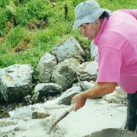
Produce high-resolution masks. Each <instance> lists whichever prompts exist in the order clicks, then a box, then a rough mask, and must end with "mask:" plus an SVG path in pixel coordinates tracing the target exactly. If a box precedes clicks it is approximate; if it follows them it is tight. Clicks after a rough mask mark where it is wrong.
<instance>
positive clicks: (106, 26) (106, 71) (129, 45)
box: [72, 0, 137, 132]
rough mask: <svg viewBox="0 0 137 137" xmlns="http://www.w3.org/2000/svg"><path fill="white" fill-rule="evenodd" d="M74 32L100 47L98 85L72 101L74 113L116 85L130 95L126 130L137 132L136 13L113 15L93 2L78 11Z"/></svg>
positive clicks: (81, 5)
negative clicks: (77, 30)
mask: <svg viewBox="0 0 137 137" xmlns="http://www.w3.org/2000/svg"><path fill="white" fill-rule="evenodd" d="M75 17H76V21H75V23H74V25H73V30H74V29H76V28H78V27H80V29H81V34H82V35H85V36H86V37H88V39H89V40H93V39H95V40H94V44H95V45H97V46H98V53H99V59H98V66H99V68H98V78H97V83H96V84H95V86H94V87H92V88H91V89H88V90H86V91H84V92H82V93H80V94H77V95H76V96H74V97H73V99H72V103H74V102H75V111H76V110H77V109H79V108H81V107H83V106H84V104H85V102H86V99H87V98H95V97H100V96H103V95H106V94H109V93H112V92H113V91H114V90H115V87H116V84H117V83H118V84H119V86H120V87H121V88H122V89H123V90H124V91H125V92H127V93H128V116H127V129H128V130H130V131H133V132H135V130H136V132H137V92H136V91H137V9H136V10H126V9H121V10H118V11H115V12H113V13H110V11H109V10H107V9H102V8H100V6H99V5H98V3H97V2H96V1H94V0H89V1H86V2H82V3H80V4H78V5H77V7H76V8H75Z"/></svg>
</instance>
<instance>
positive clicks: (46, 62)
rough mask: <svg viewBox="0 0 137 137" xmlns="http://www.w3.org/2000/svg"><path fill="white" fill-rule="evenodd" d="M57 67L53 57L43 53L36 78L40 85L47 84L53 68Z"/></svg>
mask: <svg viewBox="0 0 137 137" xmlns="http://www.w3.org/2000/svg"><path fill="white" fill-rule="evenodd" d="M56 65H57V61H56V58H55V56H53V55H51V54H49V53H48V52H47V53H45V54H44V55H43V56H42V57H41V59H40V61H39V63H38V67H37V68H38V70H39V74H38V78H39V81H40V82H41V83H49V82H50V79H51V75H52V71H53V69H54V67H55V66H56Z"/></svg>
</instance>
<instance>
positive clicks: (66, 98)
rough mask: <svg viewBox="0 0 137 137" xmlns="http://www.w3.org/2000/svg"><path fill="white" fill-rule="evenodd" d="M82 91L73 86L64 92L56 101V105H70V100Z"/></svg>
mask: <svg viewBox="0 0 137 137" xmlns="http://www.w3.org/2000/svg"><path fill="white" fill-rule="evenodd" d="M81 92H82V89H81V87H79V86H74V87H72V88H70V89H68V90H67V91H65V92H64V93H63V94H62V95H61V96H60V99H59V101H58V104H64V105H70V104H71V100H72V98H73V97H74V96H75V95H76V94H78V93H81Z"/></svg>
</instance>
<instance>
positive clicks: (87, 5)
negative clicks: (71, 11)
mask: <svg viewBox="0 0 137 137" xmlns="http://www.w3.org/2000/svg"><path fill="white" fill-rule="evenodd" d="M104 12H107V13H110V11H109V10H107V9H103V8H100V6H99V5H98V3H97V2H96V1H95V0H88V1H86V2H82V3H80V4H78V5H77V6H76V8H75V18H76V21H75V23H74V25H73V30H74V29H76V28H78V27H80V28H81V34H82V35H85V36H87V37H88V39H89V40H92V39H94V38H95V36H96V35H97V33H98V31H99V29H100V26H101V22H100V19H99V17H100V16H101V15H102V14H103V13H104ZM91 31H92V32H91Z"/></svg>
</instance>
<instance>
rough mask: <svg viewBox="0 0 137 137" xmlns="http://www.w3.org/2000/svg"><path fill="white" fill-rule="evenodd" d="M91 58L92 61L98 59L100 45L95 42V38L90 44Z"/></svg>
mask: <svg viewBox="0 0 137 137" xmlns="http://www.w3.org/2000/svg"><path fill="white" fill-rule="evenodd" d="M90 58H91V60H92V61H98V46H96V45H95V44H94V40H93V41H92V42H91V44H90Z"/></svg>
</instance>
